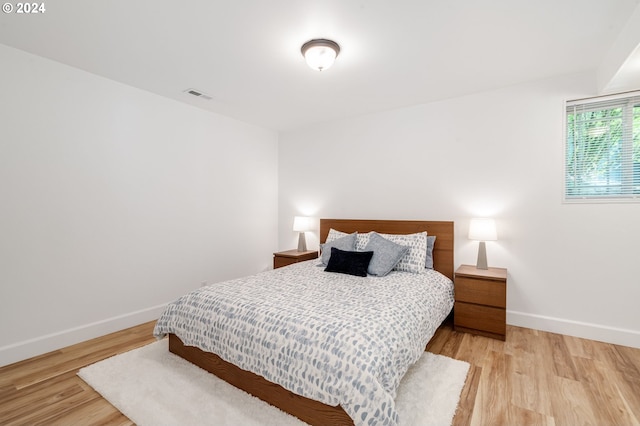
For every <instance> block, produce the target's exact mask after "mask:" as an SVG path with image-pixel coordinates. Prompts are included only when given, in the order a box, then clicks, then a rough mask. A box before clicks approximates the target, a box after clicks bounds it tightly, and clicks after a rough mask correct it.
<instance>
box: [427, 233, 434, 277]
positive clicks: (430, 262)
mask: <svg viewBox="0 0 640 426" xmlns="http://www.w3.org/2000/svg"><path fill="white" fill-rule="evenodd" d="M435 242H436V236H435V235H427V262H426V264H425V267H426V268H427V269H433V245H434V244H435Z"/></svg>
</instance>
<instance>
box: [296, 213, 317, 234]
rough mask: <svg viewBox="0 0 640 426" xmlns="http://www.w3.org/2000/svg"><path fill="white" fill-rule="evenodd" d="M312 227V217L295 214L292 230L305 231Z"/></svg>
mask: <svg viewBox="0 0 640 426" xmlns="http://www.w3.org/2000/svg"><path fill="white" fill-rule="evenodd" d="M312 229H313V219H312V218H310V217H306V216H296V217H294V218H293V230H294V231H296V232H306V231H311V230H312Z"/></svg>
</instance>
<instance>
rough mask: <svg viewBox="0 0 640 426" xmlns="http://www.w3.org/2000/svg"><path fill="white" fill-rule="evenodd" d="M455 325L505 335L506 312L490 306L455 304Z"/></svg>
mask: <svg viewBox="0 0 640 426" xmlns="http://www.w3.org/2000/svg"><path fill="white" fill-rule="evenodd" d="M453 309H454V313H455V314H454V325H455V326H456V327H464V328H470V329H474V330H481V331H487V332H489V333H495V334H500V335H503V336H504V335H505V333H506V331H507V327H506V315H507V314H506V311H505V310H504V309H500V308H493V307H490V306H481V305H473V304H469V303H464V302H455V305H454V308H453Z"/></svg>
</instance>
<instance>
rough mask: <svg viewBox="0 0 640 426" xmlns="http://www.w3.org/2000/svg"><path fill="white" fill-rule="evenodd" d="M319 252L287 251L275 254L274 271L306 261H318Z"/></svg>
mask: <svg viewBox="0 0 640 426" xmlns="http://www.w3.org/2000/svg"><path fill="white" fill-rule="evenodd" d="M317 257H318V252H317V251H316V250H307V251H298V250H287V251H280V252H278V253H273V269H277V268H282V267H283V266H287V265H291V264H294V263H298V262H304V261H305V260H311V259H316V258H317Z"/></svg>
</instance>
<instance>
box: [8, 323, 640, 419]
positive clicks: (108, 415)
mask: <svg viewBox="0 0 640 426" xmlns="http://www.w3.org/2000/svg"><path fill="white" fill-rule="evenodd" d="M153 325H154V324H153V323H146V324H142V325H140V326H137V327H133V328H130V329H127V330H123V331H120V332H117V333H113V334H110V335H107V336H104V337H100V338H98V339H93V340H90V341H87V342H84V343H80V344H78V345H74V346H70V347H68V348H64V349H61V350H58V351H54V352H51V353H49V354H45V355H42V356H39V357H36V358H32V359H29V360H26V361H22V362H19V363H16V364H13V365H10V366H6V367H3V368H0V424H1V425H36V424H46V425H70V424H74V425H85V424H87V425H88V424H91V425H97V424H100V425H102V424H108V425H130V424H132V423H131V422H130V421H129V419H127V418H126V417H125V416H123V415H122V414H120V413H119V412H118V411H117V410H116V409H115V408H114V407H112V406H111V405H110V404H109V403H108V402H106V401H105V400H104V399H102V398H101V397H100V395H98V394H97V393H96V392H95V391H94V390H93V389H92V388H91V387H89V386H88V385H87V384H86V383H85V382H84V381H82V380H81V379H80V378H79V377H78V376H77V375H76V373H77V371H78V370H79V369H80V368H82V367H84V366H86V365H89V364H92V363H94V362H96V361H99V360H101V359H104V358H107V357H110V356H112V355H115V354H118V353H122V352H126V351H128V350H130V349H134V348H137V347H140V346H143V345H145V344H147V343H150V342H152V341H154V338H153V337H152V336H151V331H152V329H153ZM427 350H429V351H430V352H434V353H438V354H442V355H446V356H449V357H452V358H457V359H461V360H465V361H468V362H469V363H470V364H471V369H470V370H469V375H468V376H467V382H466V384H465V387H464V389H463V391H462V396H461V399H460V407H459V408H458V412H457V414H456V416H455V418H454V425H538V424H539V425H558V426H560V425H570V426H573V425H598V426H601V425H639V424H640V349H633V348H628V347H624V346H617V345H611V344H606V343H600V342H594V341H591V340H584V339H578V338H574V337H569V336H562V335H558V334H553V333H545V332H541V331H536V330H530V329H526V328H519V327H512V326H508V327H507V340H506V341H505V342H501V341H498V340H493V339H489V338H486V337H480V336H473V335H470V334H466V333H458V332H456V331H453V329H452V327H451V325H450V324H445V325H443V326H442V327H441V328H440V329H439V330H438V331H437V333H436V335H435V336H434V338H433V339H432V340H431V342H430V343H429V345H428V347H427Z"/></svg>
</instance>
